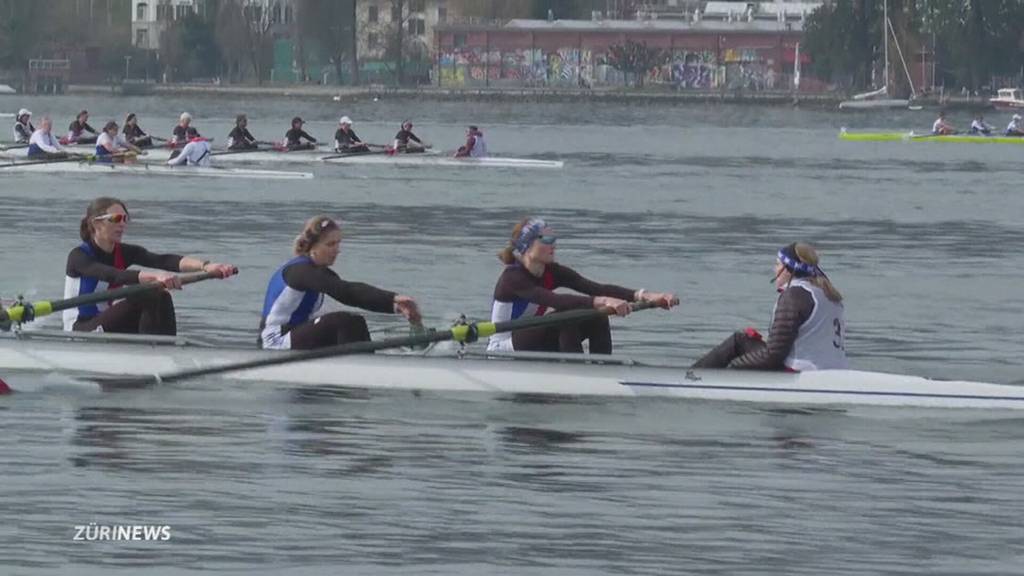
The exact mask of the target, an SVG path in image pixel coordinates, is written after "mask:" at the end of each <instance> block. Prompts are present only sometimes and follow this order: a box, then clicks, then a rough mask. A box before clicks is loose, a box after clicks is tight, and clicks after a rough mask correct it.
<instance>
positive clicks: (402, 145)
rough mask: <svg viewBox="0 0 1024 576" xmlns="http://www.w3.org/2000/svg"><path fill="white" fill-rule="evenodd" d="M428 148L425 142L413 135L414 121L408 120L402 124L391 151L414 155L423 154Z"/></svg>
mask: <svg viewBox="0 0 1024 576" xmlns="http://www.w3.org/2000/svg"><path fill="white" fill-rule="evenodd" d="M414 142H415V144H414ZM426 148H427V147H426V145H425V144H424V143H423V141H422V140H420V139H419V138H418V137H417V136H416V135H415V134H413V133H412V121H411V120H406V121H405V122H402V129H401V130H399V131H398V134H396V135H395V142H394V143H393V144H392V145H391V150H392V151H393V152H399V153H405V154H412V153H415V152H423V151H424V150H426Z"/></svg>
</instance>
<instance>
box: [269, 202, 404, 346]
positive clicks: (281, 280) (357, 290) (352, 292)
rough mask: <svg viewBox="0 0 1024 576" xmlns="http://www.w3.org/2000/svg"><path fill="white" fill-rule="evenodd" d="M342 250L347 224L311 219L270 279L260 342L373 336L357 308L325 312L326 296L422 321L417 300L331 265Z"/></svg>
mask: <svg viewBox="0 0 1024 576" xmlns="http://www.w3.org/2000/svg"><path fill="white" fill-rule="evenodd" d="M340 250H341V227H340V226H339V225H338V223H337V222H335V221H334V220H333V219H331V218H329V217H327V216H316V217H314V218H311V219H310V220H309V221H308V222H306V225H305V226H304V227H303V229H302V232H301V233H300V234H299V236H298V238H296V239H295V246H294V251H295V257H294V258H292V259H291V260H289V261H287V262H285V263H284V264H283V265H282V266H281V267H280V268H278V269H277V272H274V275H273V276H272V277H271V278H270V283H269V284H268V285H267V293H266V296H265V297H264V300H263V317H262V319H261V320H260V339H259V342H260V346H261V347H262V348H269V349H275V350H288V349H293V350H301V349H307V350H308V349H313V348H322V347H325V346H335V345H338V344H347V343H349V342H365V341H368V340H370V331H369V329H368V328H367V327H366V319H365V318H363V316H362V315H360V314H353V313H351V312H330V313H328V314H321V312H320V310H321V308H322V307H323V303H324V296H325V295H326V296H330V297H331V298H333V299H334V300H337V301H338V302H340V303H342V304H345V305H348V306H354V307H356V308H362V309H364V310H370V311H373V312H381V313H385V314H392V313H394V314H401V315H403V316H405V317H406V318H407V319H408V320H409V322H411V323H415V324H419V322H420V311H419V307H418V306H417V305H416V301H415V300H413V299H412V298H410V297H408V296H402V295H400V294H395V293H394V292H389V291H387V290H381V289H380V288H376V287H374V286H370V285H369V284H363V283H361V282H348V281H346V280H342V279H341V278H340V277H339V276H338V275H337V273H335V272H334V270H331V266H332V265H333V264H334V261H335V260H336V259H337V258H338V252H339V251H340Z"/></svg>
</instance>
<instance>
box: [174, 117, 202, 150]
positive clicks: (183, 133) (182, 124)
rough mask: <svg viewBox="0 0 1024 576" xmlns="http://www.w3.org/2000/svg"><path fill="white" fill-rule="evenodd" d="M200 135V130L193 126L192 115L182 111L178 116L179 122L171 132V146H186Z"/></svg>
mask: <svg viewBox="0 0 1024 576" xmlns="http://www.w3.org/2000/svg"><path fill="white" fill-rule="evenodd" d="M197 137H199V130H196V129H195V128H193V127H192V115H191V114H189V113H188V112H182V113H181V116H179V117H178V124H177V125H176V126H175V127H174V130H173V131H172V132H171V141H170V143H171V146H172V147H175V148H178V147H181V146H184V145H185V144H186V143H188V141H189V140H191V139H192V138H197Z"/></svg>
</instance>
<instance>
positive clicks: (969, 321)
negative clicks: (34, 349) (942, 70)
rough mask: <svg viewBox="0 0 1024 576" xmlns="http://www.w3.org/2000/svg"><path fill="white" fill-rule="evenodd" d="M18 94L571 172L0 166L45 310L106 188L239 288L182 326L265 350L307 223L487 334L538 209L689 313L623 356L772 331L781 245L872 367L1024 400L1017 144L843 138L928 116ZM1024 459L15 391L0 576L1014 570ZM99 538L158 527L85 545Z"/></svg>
mask: <svg viewBox="0 0 1024 576" xmlns="http://www.w3.org/2000/svg"><path fill="white" fill-rule="evenodd" d="M22 106H26V107H28V108H30V109H32V110H33V112H35V113H36V118H37V119H38V117H39V116H40V115H42V114H44V113H50V114H53V115H54V116H55V117H56V118H58V120H57V122H56V124H58V125H59V126H60V127H61V128H63V127H64V126H65V125H66V124H68V123H69V122H70V121H71V119H72V117H73V115H74V113H75V112H77V110H78V109H79V108H82V107H85V108H88V109H89V110H90V111H91V112H92V119H91V123H92V124H93V126H96V127H100V126H101V125H102V124H103V123H104V122H105V121H106V120H108V119H111V118H116V119H117V120H118V121H121V120H123V116H124V114H125V113H126V112H128V111H134V112H137V113H138V114H139V116H140V118H141V121H142V125H143V127H144V128H145V129H146V130H147V131H149V132H150V133H152V134H156V135H167V133H169V131H170V129H171V127H172V126H173V124H174V122H175V118H176V117H177V115H178V114H179V113H180V112H181V111H183V110H188V111H189V112H191V113H192V115H193V116H195V118H196V121H195V124H196V126H197V127H198V128H199V129H200V131H201V132H202V133H203V134H204V135H206V136H211V137H215V138H217V140H218V141H219V142H223V141H224V140H225V139H226V135H227V132H228V130H229V128H230V126H231V124H232V123H233V117H234V115H235V114H237V113H241V112H245V113H248V114H249V117H250V128H251V130H252V131H253V133H254V134H255V135H256V136H257V137H258V138H260V139H273V138H280V137H281V136H282V135H283V133H284V131H285V129H286V128H287V124H288V121H289V120H290V118H291V117H292V116H294V115H301V116H303V118H305V119H306V120H307V121H309V124H308V125H307V130H308V131H310V132H311V133H312V134H313V135H314V136H317V137H318V138H321V139H323V140H329V139H330V138H331V135H332V134H333V130H334V127H335V125H336V122H337V118H338V117H340V116H341V115H343V114H345V115H348V116H351V117H352V118H353V119H354V120H355V122H356V124H355V129H356V130H357V131H358V133H359V134H360V135H361V136H362V137H363V138H364V140H367V141H370V142H381V143H384V142H387V141H388V140H389V139H390V138H391V137H393V135H394V132H396V131H397V129H398V125H399V124H400V122H401V120H403V119H404V118H407V117H409V118H412V119H413V120H414V122H415V123H416V131H417V133H419V134H420V135H421V136H423V137H424V138H425V139H426V140H428V141H430V142H432V143H434V144H435V145H436V146H437V147H439V148H443V149H454V148H455V147H457V146H458V145H459V144H460V143H461V140H462V139H463V134H464V130H465V128H464V125H465V124H468V123H476V124H479V125H481V127H482V128H483V130H484V131H485V134H486V135H487V137H488V141H489V145H490V148H491V151H492V153H494V154H498V155H508V156H527V157H537V158H551V159H555V158H557V159H561V160H564V161H565V163H566V167H565V169H564V170H555V171H551V170H533V171H527V170H520V171H516V170H484V169H474V170H469V169H457V168H423V167H404V168H397V167H396V168H388V167H383V166H362V167H361V166H314V167H312V168H307V167H302V168H301V169H302V170H306V169H309V170H312V171H314V172H315V173H316V179H315V180H313V181H295V182H280V181H259V180H254V181H242V180H210V181H198V180H192V179H187V180H182V179H170V178H156V177H151V178H135V177H123V178H116V179H115V178H104V177H98V176H81V175H76V176H74V177H71V176H56V175H39V174H23V175H14V174H3V173H2V171H0V230H2V233H0V270H2V271H3V273H2V274H0V296H2V297H4V298H5V299H7V300H9V299H10V298H12V297H13V296H15V295H17V294H19V293H21V294H24V295H26V296H29V297H33V298H53V297H59V296H60V294H61V293H62V289H63V278H62V276H63V269H64V264H65V258H66V255H67V252H68V251H69V250H70V249H71V248H72V247H73V246H74V245H76V244H77V242H78V240H77V228H78V219H79V218H81V215H82V214H83V213H84V210H85V206H86V204H87V203H88V201H89V200H90V199H91V198H93V197H95V196H98V195H115V196H119V197H121V198H122V199H124V200H125V202H126V203H127V204H128V207H129V209H130V211H131V213H132V216H133V218H134V220H133V222H132V224H131V227H130V230H129V236H128V241H134V242H137V243H141V244H143V245H145V246H147V247H148V248H150V249H154V250H161V251H170V252H179V253H187V254H194V255H199V256H203V257H204V258H210V259H214V260H220V261H228V262H232V263H234V264H236V265H238V266H239V268H240V269H241V271H242V273H241V274H240V275H239V276H238V277H237V278H234V279H232V280H230V281H227V282H206V283H203V284H199V285H196V286H190V287H188V288H187V289H186V290H185V291H183V292H181V293H177V294H176V295H175V301H176V305H177V307H178V313H179V331H180V332H182V333H184V334H187V335H195V336H198V337H204V338H216V339H226V340H230V341H233V342H239V343H249V342H252V341H253V340H254V338H255V328H256V326H257V324H258V322H259V317H258V316H259V311H260V307H261V305H262V298H263V291H264V289H265V287H266V282H267V280H268V278H269V276H270V274H271V273H272V272H273V270H274V269H275V268H276V267H277V266H278V265H280V264H281V263H282V262H283V261H284V260H285V259H287V258H288V257H289V255H290V243H291V240H292V238H293V237H294V236H295V235H296V234H297V233H298V232H299V230H300V228H301V225H302V222H303V221H304V220H305V219H306V218H308V217H310V216H312V215H315V214H319V213H326V214H330V215H332V216H335V217H337V218H339V219H340V220H341V221H342V222H343V228H344V234H345V239H344V243H343V246H342V255H341V257H340V258H339V261H338V264H337V265H336V267H335V269H336V270H337V271H338V272H339V273H340V274H341V275H342V277H344V278H348V279H357V280H361V281H366V282H370V283H373V284H376V285H379V286H382V287H385V288H389V289H394V290H398V291H400V292H404V293H407V294H410V295H412V296H414V297H416V298H417V299H418V300H419V301H420V303H421V305H422V307H423V309H424V312H425V314H426V316H427V323H428V324H431V325H447V324H448V323H450V322H451V320H453V319H454V318H455V317H456V316H457V315H458V314H460V313H465V314H466V315H467V316H468V317H470V318H482V317H486V316H487V315H488V314H489V306H490V293H491V290H492V289H493V283H494V281H495V279H496V278H497V275H498V274H499V272H500V265H499V263H498V262H497V259H496V258H495V253H496V252H497V251H498V250H499V249H500V248H501V247H502V246H503V245H504V243H505V242H506V241H507V236H508V233H509V231H510V230H511V227H512V225H513V224H514V223H515V222H516V221H517V220H518V219H519V218H521V217H523V216H525V215H531V214H536V215H541V216H544V217H546V218H547V219H548V220H549V222H550V223H551V224H552V225H553V226H554V227H555V228H556V229H557V231H558V233H559V243H558V250H559V259H560V260H561V261H562V262H564V263H567V264H569V265H571V266H573V267H574V268H576V269H577V270H579V271H580V272H582V273H583V274H585V275H587V276H591V277H593V278H596V279H601V280H606V281H609V282H616V283H621V284H624V285H627V286H632V287H635V288H641V287H642V288H647V289H657V290H672V291H675V292H677V293H678V294H679V295H680V297H681V299H682V306H680V307H679V308H678V309H676V310H673V311H672V312H670V313H667V312H663V311H651V312H643V313H638V314H635V315H632V316H630V317H629V318H627V319H616V320H615V321H614V326H615V328H614V336H615V343H616V351H617V352H623V353H626V354H633V355H637V356H640V357H645V358H657V359H662V360H671V361H678V362H686V361H690V360H692V359H694V358H696V357H697V356H699V355H700V354H701V352H702V351H703V350H705V349H706V348H707V347H709V346H711V345H713V344H714V343H716V342H717V341H718V340H720V339H721V338H722V337H723V336H725V335H726V334H728V333H729V332H730V331H732V330H734V329H736V328H738V327H743V326H748V325H753V326H757V327H759V328H761V329H762V330H766V329H767V325H766V324H767V322H768V319H769V314H770V311H771V306H772V303H773V300H774V293H773V290H772V287H771V286H770V285H769V280H770V279H771V268H772V265H773V259H774V253H775V251H776V249H777V248H778V247H779V246H781V245H783V244H786V243H788V242H791V241H794V240H798V239H800V240H807V241H810V242H812V243H814V244H815V245H817V246H818V247H819V249H820V250H821V252H822V253H823V261H822V265H823V267H824V268H825V269H826V270H827V271H828V272H829V274H830V276H831V277H832V279H833V280H834V282H835V283H836V285H837V287H838V288H839V289H840V290H841V291H842V292H843V294H844V296H845V298H846V308H847V315H848V323H849V335H848V339H847V349H848V351H849V353H850V355H851V362H852V364H853V365H854V366H855V367H856V368H860V369H866V370H881V371H892V372H900V373H908V374H918V375H925V376H934V377H942V378H958V379H970V380H979V381H990V382H1001V383H1006V382H1009V383H1024V354H1022V352H1024V337H1022V331H1021V329H1020V323H1021V320H1022V318H1024V315H1022V313H1024V291H1022V290H1021V287H1022V286H1024V227H1022V222H1021V221H1022V217H1024V197H1022V195H1021V194H1020V180H1021V172H1020V169H1019V166H1020V160H1021V153H1022V152H1024V148H1022V147H1019V146H1013V145H987V146H981V145H952V144H924V143H914V144H908V143H879V144H871V143H848V142H841V141H838V140H837V139H836V133H837V132H838V130H839V128H840V127H841V126H844V125H845V126H848V127H850V128H851V129H858V130H868V129H870V130H876V129H881V130H909V129H911V128H913V129H917V130H923V129H926V128H927V127H928V126H929V125H930V123H931V121H932V120H933V118H932V117H931V115H929V114H928V113H927V112H917V113H912V112H906V113H899V114H892V115H889V116H877V115H871V116H869V115H840V114H838V113H833V112H826V111H807V110H799V109H790V108H742V107H733V106H707V107H704V106H687V107H673V106H647V105H645V106H632V107H630V106H622V105H606V104H593V103H580V104H571V105H570V104H557V105H556V104H546V105H540V104H525V103H524V104H520V105H510V104H484V103H429V104H414V103H411V102H408V101H388V100H384V101H381V102H372V101H365V102H359V103H356V104H354V105H346V106H342V105H340V104H338V103H334V102H330V101H323V100H302V99H294V98H293V99H253V100H244V99H237V98H231V99H229V98H212V99H211V98H204V99H195V98H189V99H172V98H142V99H122V98H101V97H87V98H74V97H58V98H50V97H42V98H32V99H31V100H24V99H20V98H12V97H0V112H13V111H15V110H17V109H18V108H20V107H22ZM953 120H954V121H957V122H959V123H960V124H961V125H964V124H966V123H967V122H968V121H969V118H967V117H966V116H964V117H954V118H953ZM990 121H992V122H993V123H998V124H1003V123H1005V119H1003V118H1001V117H996V116H995V115H993V117H992V118H990ZM273 168H275V169H277V168H281V166H274V167H273ZM285 169H291V167H288V168H285ZM0 170H2V169H0ZM370 319H371V328H372V329H373V330H374V331H375V332H376V333H378V334H384V333H386V332H387V331H389V330H395V329H400V323H398V322H396V321H395V320H394V318H391V317H387V316H380V315H372V314H371V315H370ZM40 324H41V325H42V327H44V328H56V327H57V326H58V324H59V322H58V320H57V319H56V318H48V319H46V320H45V321H43V322H41V323H40ZM0 376H2V374H0ZM1022 440H1024V419H1021V418H1010V417H1007V416H1006V415H1005V414H1004V415H1001V416H989V415H986V414H983V413H982V414H979V413H972V414H957V413H952V412H951V413H946V412H941V411H940V412H935V411H930V412H927V413H915V412H914V411H899V410H888V411H886V410H855V411H846V412H841V411H837V412H811V413H807V412H803V411H791V410H787V411H780V410H775V409H770V408H768V407H761V406H743V405H724V404H715V403H684V402H669V401H649V400H644V401H591V400H572V401H558V402H543V403H542V402H521V401H511V400H494V399H481V398H458V397H447V396H445V397H415V396H412V395H408V394H390V393H389V394H354V395H351V396H349V395H346V396H344V397H326V398H325V397H322V396H315V397H309V396H308V395H302V394H299V393H297V392H295V391H294V390H293V391H289V390H288V389H286V388H281V389H276V390H265V389H261V390H250V389H246V388H244V387H241V386H237V385H233V384H229V383H221V381H217V380H213V381H210V386H208V387H206V388H203V389H201V390H199V391H197V390H195V389H190V390H188V391H187V392H186V391H184V390H175V389H173V388H167V389H163V390H160V391H156V392H144V393H139V394H118V395H113V396H110V395H101V394H98V393H97V394H91V393H89V394H87V393H78V394H71V393H69V392H67V391H61V392H43V393H36V394H22V395H13V396H10V397H7V398H3V399H0V474H2V476H0V478H2V482H3V486H4V489H3V490H0V510H2V511H3V518H4V519H5V520H6V521H5V522H4V523H3V525H2V526H0V566H3V567H4V568H3V569H0V572H2V573H4V574H57V573H67V574H104V575H106V574H136V573H139V572H142V571H147V572H151V573H156V574H183V573H198V572H200V571H203V570H217V571H219V572H221V573H224V574H328V573H331V574H333V573H353V574H464V575H476V574H559V575H562V574H566V575H575V574H581V575H582V574H588V575H589V574H611V573H626V574H679V573H694V574H710V573H718V574H730V575H732V574H816V575H817V574H883V573H885V574H911V573H942V574H1019V573H1020V572H1021V568H1020V567H1021V565H1022V563H1024V544H1022V542H1024V522H1022V521H1021V518H1024V504H1022V503H1021V501H1020V498H1019V497H1020V494H1021V493H1022V490H1024V479H1022V477H1024V456H1022V453H1021V450H1020V446H1021V441H1022ZM91 522H95V523H96V524H97V525H111V526H112V525H132V524H152V525H167V526H170V530H171V536H172V537H171V539H170V540H169V541H166V542H80V541H75V540H74V538H73V537H74V536H75V526H78V525H88V524H89V523H91Z"/></svg>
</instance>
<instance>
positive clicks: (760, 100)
mask: <svg viewBox="0 0 1024 576" xmlns="http://www.w3.org/2000/svg"><path fill="white" fill-rule="evenodd" d="M65 94H68V95H75V94H114V95H119V96H160V95H175V96H181V95H203V96H262V97H278V98H287V97H299V98H330V99H332V100H334V101H336V102H356V101H360V100H365V99H372V98H375V97H388V98H392V99H407V100H420V101H422V100H428V101H447V102H467V101H474V102H537V103H566V102H581V101H582V102H608V103H621V104H626V103H639V104H667V105H679V104H731V105H754V106H796V107H807V108H814V109H837V108H838V106H839V103H840V102H842V101H843V100H845V99H846V97H845V96H843V95H840V94H835V93H817V94H799V95H796V98H794V94H793V93H792V92H778V91H776V92H748V91H728V92H727V91H682V90H665V89H656V90H621V89H614V90H612V89H597V90H593V89H591V90H587V89H573V88H569V89H567V88H493V87H492V88H483V87H481V88H439V87H436V86H424V87H418V88H396V87H393V86H379V85H378V86H375V85H370V86H360V87H355V88H353V87H349V86H320V85H264V86H248V85H212V84H141V83H140V84H127V85H86V84H72V85H69V86H68V87H67V91H66V92H65ZM917 103H918V104H920V105H922V106H925V107H926V108H935V109H938V108H946V109H972V110H983V109H987V108H991V105H990V104H989V102H988V98H987V97H978V96H975V97H965V96H956V97H950V98H947V99H946V101H945V102H944V103H942V104H940V102H939V100H938V99H936V98H922V99H920V100H918V101H917Z"/></svg>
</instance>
